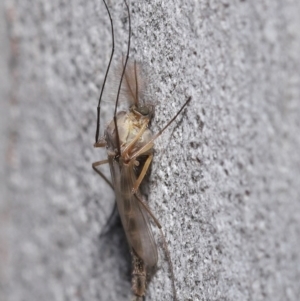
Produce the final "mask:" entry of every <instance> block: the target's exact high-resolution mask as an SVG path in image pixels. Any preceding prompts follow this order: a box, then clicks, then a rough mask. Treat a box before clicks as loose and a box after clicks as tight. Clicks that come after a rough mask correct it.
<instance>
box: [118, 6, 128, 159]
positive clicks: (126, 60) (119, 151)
mask: <svg viewBox="0 0 300 301" xmlns="http://www.w3.org/2000/svg"><path fill="white" fill-rule="evenodd" d="M124 3H125V5H126V9H127V13H128V44H127V54H126V59H125V64H124V68H123V71H122V75H121V80H120V84H119V89H118V94H117V99H116V105H115V112H114V123H115V129H116V139H117V148H118V153H119V155H120V154H121V148H120V139H119V130H118V124H117V108H118V103H119V97H120V91H121V86H122V81H123V77H124V74H125V70H126V66H127V62H128V58H129V50H130V38H131V19H130V11H129V6H128V4H127V2H126V0H124Z"/></svg>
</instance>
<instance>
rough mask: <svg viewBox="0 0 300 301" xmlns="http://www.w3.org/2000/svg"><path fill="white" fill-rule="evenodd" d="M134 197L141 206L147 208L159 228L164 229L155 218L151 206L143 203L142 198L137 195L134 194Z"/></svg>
mask: <svg viewBox="0 0 300 301" xmlns="http://www.w3.org/2000/svg"><path fill="white" fill-rule="evenodd" d="M134 196H135V197H136V199H137V200H138V201H139V202H140V204H141V205H142V206H143V207H144V208H145V210H146V211H147V212H148V214H149V215H150V216H151V217H152V219H153V221H154V222H155V224H156V226H157V228H158V229H161V228H162V227H161V224H160V223H159V221H158V219H157V218H156V217H155V216H154V214H153V213H152V211H151V209H150V208H149V206H148V205H147V203H146V202H145V201H143V200H142V198H140V197H139V196H138V195H137V194H136V193H135V194H134Z"/></svg>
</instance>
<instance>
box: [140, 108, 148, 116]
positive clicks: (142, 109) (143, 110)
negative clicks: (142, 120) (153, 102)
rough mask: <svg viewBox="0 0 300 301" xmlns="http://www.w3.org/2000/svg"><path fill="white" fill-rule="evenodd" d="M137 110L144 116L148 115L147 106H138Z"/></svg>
mask: <svg viewBox="0 0 300 301" xmlns="http://www.w3.org/2000/svg"><path fill="white" fill-rule="evenodd" d="M139 112H140V113H141V114H142V115H144V116H146V115H149V108H147V107H141V108H139Z"/></svg>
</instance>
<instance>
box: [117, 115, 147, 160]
mask: <svg viewBox="0 0 300 301" xmlns="http://www.w3.org/2000/svg"><path fill="white" fill-rule="evenodd" d="M148 122H149V121H148ZM148 122H147V123H144V124H143V126H142V127H141V129H140V130H139V132H138V133H137V135H136V136H135V137H134V139H132V141H131V142H130V143H129V144H128V145H127V146H126V147H125V148H124V149H123V151H122V156H123V157H124V156H126V155H127V153H128V152H129V151H130V150H131V148H132V147H133V146H134V144H135V143H136V142H137V141H138V140H139V139H140V137H141V136H142V135H143V134H144V132H145V130H146V128H147V126H148ZM145 152H146V151H145Z"/></svg>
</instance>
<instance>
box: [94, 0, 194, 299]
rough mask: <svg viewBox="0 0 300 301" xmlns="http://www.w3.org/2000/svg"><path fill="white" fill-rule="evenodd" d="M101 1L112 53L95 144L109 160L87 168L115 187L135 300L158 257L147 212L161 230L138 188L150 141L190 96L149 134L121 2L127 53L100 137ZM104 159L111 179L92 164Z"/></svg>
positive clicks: (150, 114)
mask: <svg viewBox="0 0 300 301" xmlns="http://www.w3.org/2000/svg"><path fill="white" fill-rule="evenodd" d="M103 2H104V4H105V7H106V10H107V13H108V16H109V19H110V23H111V32H112V52H111V56H110V60H109V64H108V67H107V70H106V74H105V78H104V83H103V86H102V89H101V93H100V97H99V102H98V107H97V129H96V137H95V144H94V146H95V147H106V149H107V156H108V158H107V159H106V160H102V161H97V162H94V163H93V165H92V166H93V169H94V170H95V171H96V172H97V173H98V174H99V175H100V176H101V177H102V178H103V179H104V180H105V181H106V182H107V183H108V184H109V185H110V186H111V187H112V188H113V190H114V191H115V194H116V202H117V208H118V211H119V214H120V217H121V221H122V225H123V228H124V231H125V233H126V237H127V241H128V244H129V247H130V251H131V255H132V263H133V270H132V291H133V293H134V295H135V298H134V300H135V301H140V300H142V299H143V297H144V296H145V293H146V287H147V283H148V282H149V281H150V279H151V276H152V275H153V272H154V270H155V268H156V265H157V260H158V255H157V247H156V244H155V241H154V238H153V234H152V230H151V225H150V221H149V216H150V217H151V218H152V219H153V221H154V222H155V224H156V225H157V227H158V228H159V229H160V230H161V225H160V223H159V222H158V220H157V219H156V218H155V216H154V215H153V213H152V212H151V210H150V209H149V207H148V205H147V203H146V202H145V201H144V199H143V197H142V195H141V192H140V190H139V187H140V184H141V182H142V181H143V179H144V177H145V175H146V173H147V170H148V169H149V166H150V164H151V161H152V158H153V146H154V141H155V139H156V138H157V137H158V136H160V135H161V134H162V132H163V131H164V130H165V129H166V128H167V127H168V126H169V125H170V124H171V123H172V122H173V121H174V120H175V118H176V117H177V116H178V115H179V114H180V113H181V111H182V110H183V109H184V107H185V106H186V105H187V104H188V103H189V101H190V100H191V98H190V97H189V98H188V99H187V101H186V102H185V103H184V105H183V106H182V107H181V109H180V110H179V111H178V112H177V114H176V115H175V116H174V117H173V118H172V119H171V120H170V121H169V122H168V123H167V124H166V125H165V126H164V127H163V128H162V129H161V130H160V131H159V132H158V133H156V134H155V135H153V133H152V132H151V130H150V129H149V128H148V125H149V123H150V121H151V119H152V117H153V106H151V105H149V104H146V103H143V104H141V103H140V99H141V98H142V97H141V96H142V89H141V80H140V72H139V69H140V66H139V65H138V64H137V63H136V62H134V63H130V64H129V63H128V58H129V50H130V37H131V20H130V12H129V6H128V4H127V2H126V0H124V3H125V5H126V9H127V12H128V24H129V36H128V47H127V54H126V58H125V61H123V62H122V66H123V70H122V75H121V79H120V83H119V87H118V90H117V91H116V93H117V94H116V101H115V110H114V116H113V120H112V121H111V122H110V123H109V124H108V126H107V128H106V129H105V132H104V137H103V138H101V139H99V130H100V103H101V100H102V95H103V91H104V86H105V83H106V79H107V75H108V72H109V69H110V65H111V61H112V58H113V54H114V29H113V22H112V18H111V14H110V11H109V9H108V6H107V4H106V2H105V0H103ZM123 80H124V83H123ZM122 84H123V87H124V86H125V88H126V96H127V100H128V103H129V104H130V107H129V110H128V111H120V112H117V108H118V102H119V96H120V92H121V87H122ZM106 163H109V166H110V172H111V179H112V182H110V181H109V180H108V179H107V178H106V177H105V176H104V174H103V173H102V172H101V171H100V170H99V169H98V168H97V167H98V166H100V165H102V164H106ZM161 233H162V231H161ZM164 241H165V240H164ZM165 252H166V255H167V258H168V262H169V265H170V271H171V276H172V277H171V278H172V286H173V294H174V300H177V297H176V290H175V285H174V273H173V267H172V262H171V259H170V255H169V251H168V249H167V247H166V244H165Z"/></svg>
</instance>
